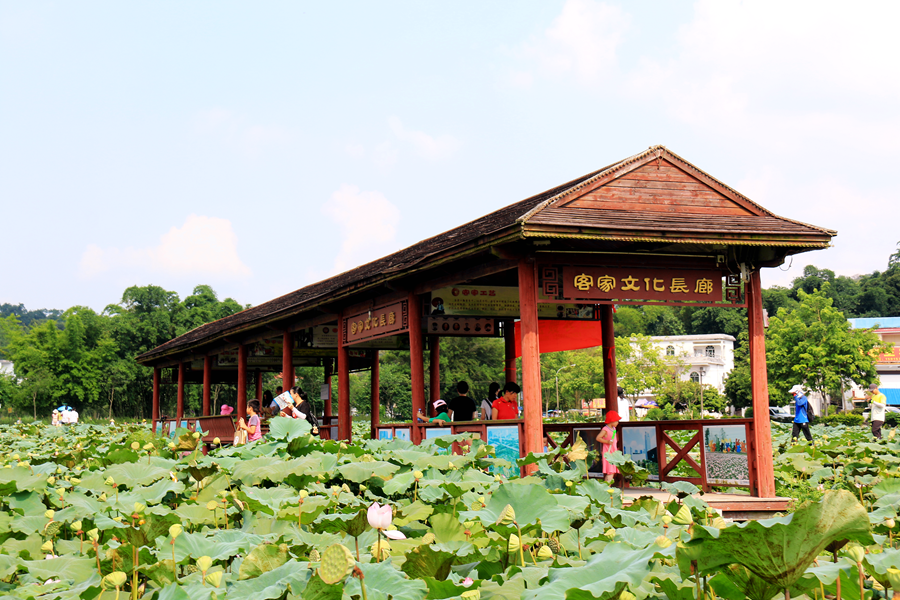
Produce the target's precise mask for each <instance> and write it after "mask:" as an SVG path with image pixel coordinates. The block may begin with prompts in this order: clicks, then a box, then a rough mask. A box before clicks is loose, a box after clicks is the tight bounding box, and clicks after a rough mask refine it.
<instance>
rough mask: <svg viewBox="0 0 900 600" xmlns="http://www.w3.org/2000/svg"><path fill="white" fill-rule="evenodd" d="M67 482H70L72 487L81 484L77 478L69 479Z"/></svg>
mask: <svg viewBox="0 0 900 600" xmlns="http://www.w3.org/2000/svg"><path fill="white" fill-rule="evenodd" d="M69 481H70V482H72V485H78V484H79V483H81V480H80V479H78V478H77V477H72V478H71V479H69Z"/></svg>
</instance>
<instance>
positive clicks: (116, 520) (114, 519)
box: [113, 517, 122, 523]
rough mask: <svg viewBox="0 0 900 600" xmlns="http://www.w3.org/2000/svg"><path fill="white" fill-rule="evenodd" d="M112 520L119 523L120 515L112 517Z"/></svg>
mask: <svg viewBox="0 0 900 600" xmlns="http://www.w3.org/2000/svg"><path fill="white" fill-rule="evenodd" d="M113 521H115V522H116V523H121V522H122V517H113Z"/></svg>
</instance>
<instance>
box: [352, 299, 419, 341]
mask: <svg viewBox="0 0 900 600" xmlns="http://www.w3.org/2000/svg"><path fill="white" fill-rule="evenodd" d="M408 306H409V305H408V303H407V302H405V301H404V302H395V303H394V304H388V305H386V306H379V307H375V308H373V309H372V310H369V311H366V312H361V313H358V314H356V315H352V316H349V317H344V319H343V323H342V326H343V332H342V334H343V336H344V343H345V344H354V343H356V342H362V341H366V340H374V339H378V338H381V337H385V336H389V335H395V334H398V333H404V332H406V331H407V330H408V329H409V320H408V316H409V313H408V310H409V308H408Z"/></svg>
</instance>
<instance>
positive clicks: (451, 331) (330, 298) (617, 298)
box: [137, 146, 836, 498]
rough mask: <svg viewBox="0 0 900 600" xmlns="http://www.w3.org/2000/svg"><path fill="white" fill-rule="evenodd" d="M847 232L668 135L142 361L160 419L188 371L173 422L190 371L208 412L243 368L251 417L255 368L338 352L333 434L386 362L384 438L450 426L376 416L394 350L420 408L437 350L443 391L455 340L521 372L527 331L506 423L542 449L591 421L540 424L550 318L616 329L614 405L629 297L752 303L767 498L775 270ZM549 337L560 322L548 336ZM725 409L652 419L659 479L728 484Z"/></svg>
mask: <svg viewBox="0 0 900 600" xmlns="http://www.w3.org/2000/svg"><path fill="white" fill-rule="evenodd" d="M835 235H836V232H835V231H832V230H828V229H824V228H821V227H816V226H813V225H808V224H805V223H801V222H798V221H794V220H791V219H786V218H783V217H779V216H777V215H774V214H772V213H771V212H769V211H768V210H766V209H765V208H763V207H762V206H760V205H759V204H756V203H755V202H753V201H752V200H750V199H749V198H747V197H746V196H743V195H742V194H740V193H739V192H737V191H736V190H734V189H732V188H730V187H728V186H727V185H725V184H723V183H721V182H720V181H718V180H716V179H714V178H713V177H711V176H710V175H708V174H707V173H705V172H703V171H702V170H700V169H698V168H697V167H695V166H694V165H692V164H691V163H689V162H687V161H686V160H684V159H682V158H681V157H679V156H677V155H676V154H674V153H672V152H671V151H669V150H668V149H666V148H665V147H663V146H655V147H652V148H649V149H648V150H646V151H644V152H641V153H640V154H637V155H635V156H631V157H629V158H626V159H625V160H622V161H620V162H617V163H615V164H612V165H610V166H607V167H604V168H602V169H599V170H597V171H594V172H593V173H589V174H587V175H584V176H582V177H579V178H577V179H574V180H572V181H570V182H568V183H565V184H562V185H560V186H558V187H555V188H553V189H551V190H547V191H545V192H543V193H540V194H537V195H535V196H532V197H530V198H527V199H525V200H521V201H519V202H516V203H514V204H511V205H509V206H506V207H504V208H501V209H499V210H497V211H494V212H492V213H490V214H488V215H485V216H484V217H481V218H479V219H476V220H474V221H472V222H469V223H466V224H465V225H462V226H460V227H457V228H455V229H452V230H450V231H447V232H445V233H442V234H440V235H437V236H435V237H432V238H429V239H426V240H424V241H422V242H419V243H417V244H414V245H412V246H410V247H408V248H406V249H404V250H401V251H399V252H396V253H394V254H391V255H389V256H386V257H384V258H381V259H379V260H376V261H373V262H371V263H368V264H365V265H362V266H360V267H357V268H355V269H353V270H350V271H347V272H345V273H342V274H340V275H337V276H334V277H332V278H330V279H326V280H324V281H321V282H318V283H315V284H312V285H309V286H306V287H304V288H302V289H299V290H297V291H295V292H292V293H289V294H286V295H284V296H282V297H280V298H276V299H274V300H271V301H269V302H266V303H264V304H261V305H259V306H255V307H253V308H250V309H247V310H245V311H243V312H240V313H238V314H235V315H232V316H230V317H227V318H224V319H221V320H219V321H215V322H213V323H208V324H206V325H203V326H201V327H198V328H197V329H194V330H192V331H190V332H188V333H185V334H184V335H181V336H179V337H177V338H175V339H173V340H171V341H169V342H167V343H165V344H163V345H161V346H159V347H157V348H155V349H153V350H151V351H149V352H147V353H145V354H142V355H141V356H139V357H138V359H137V360H138V362H140V363H141V364H143V365H148V366H152V367H154V377H153V419H154V423H156V422H157V420H158V419H159V417H160V415H159V390H160V385H161V383H162V382H163V380H164V378H165V379H166V381H168V382H171V383H173V384H177V386H178V395H177V398H178V401H177V414H176V418H175V422H178V423H181V422H185V421H183V419H184V415H183V413H184V408H183V406H184V403H183V399H184V386H185V384H186V383H202V385H203V414H204V415H209V413H210V410H209V408H210V388H211V384H212V383H214V382H222V381H229V382H236V383H237V389H238V400H237V414H238V415H243V414H245V413H244V411H245V408H246V401H247V394H248V386H250V385H252V382H251V377H255V381H256V393H255V394H254V395H255V396H256V397H260V396H261V393H262V389H261V379H260V377H259V373H261V372H263V371H276V372H277V371H280V372H282V374H283V382H284V387H285V388H288V387H290V386H292V385H293V383H294V382H293V378H294V367H296V366H298V365H306V364H318V365H324V366H325V381H323V382H322V383H323V384H324V385H323V387H322V391H323V399H324V400H325V409H324V419H325V423H326V424H327V425H330V424H331V423H332V422H333V421H336V427H335V428H334V430H333V435H336V436H337V437H338V438H340V439H345V440H349V439H350V435H351V415H350V399H349V382H350V377H349V375H350V372H351V371H352V370H362V369H370V370H371V377H372V382H373V385H372V407H373V410H372V419H373V422H372V426H373V435H376V436H380V437H391V436H394V435H397V436H401V437H409V439H411V440H412V441H413V442H415V443H419V442H420V441H421V440H422V439H423V438H424V437H431V433H432V432H433V431H434V430H432V429H429V427H428V426H424V425H418V424H415V423H407V424H403V425H397V424H390V425H381V424H380V423H379V422H378V418H379V410H378V407H379V398H378V352H379V350H384V349H398V348H408V349H409V351H410V367H411V377H412V411H413V415H415V414H416V413H417V411H418V410H420V409H422V410H423V412H424V409H425V408H426V400H427V399H426V384H425V377H426V374H425V370H424V353H425V352H426V351H428V352H429V353H430V358H431V360H430V365H431V368H430V372H429V374H428V376H429V380H430V385H429V389H430V395H431V398H430V399H431V400H434V399H436V398H437V397H438V394H439V390H440V373H439V371H438V365H439V360H438V357H439V353H440V340H441V337H444V336H447V335H488V336H498V337H500V336H502V337H504V339H505V341H506V344H505V347H506V349H507V350H506V364H505V373H506V379H507V381H515V380H516V377H517V373H516V352H515V347H516V345H517V344H516V343H517V342H518V344H519V347H520V351H521V358H522V363H521V368H522V374H521V381H522V384H523V385H522V388H523V389H522V391H523V400H522V403H523V407H524V415H523V416H524V418H523V419H521V420H517V421H505V422H502V424H503V425H504V426H506V427H507V428H509V427H514V428H516V429H517V432H516V431H514V432H513V433H514V434H515V433H518V435H517V436H515V435H514V436H513V437H518V441H519V448H518V452H519V454H520V455H521V456H525V455H527V454H528V453H539V452H542V451H543V450H544V448H545V443H546V442H545V434H547V433H549V432H550V431H551V430H555V431H563V432H568V438H567V441H569V442H571V440H572V439H574V436H575V435H577V432H576V428H575V427H568V428H567V427H560V426H546V427H545V426H544V424H543V422H542V406H541V381H540V351H539V347H540V346H539V343H540V342H539V337H540V335H541V332H542V331H544V332H551V331H552V327H551V326H550V325H546V324H547V323H551V324H552V323H553V322H556V321H570V322H577V323H580V324H582V325H583V326H584V327H585V328H586V329H585V331H588V330H590V331H599V332H600V335H599V337H600V338H601V343H602V346H603V358H604V375H605V387H606V403H607V408H611V409H614V408H616V396H617V394H616V367H615V354H614V352H613V349H614V343H615V342H614V334H613V318H612V315H613V311H614V305H617V304H620V305H621V304H650V303H667V304H676V305H701V306H730V307H743V308H746V309H747V313H748V319H749V333H750V341H749V343H750V357H751V370H752V392H753V409H754V410H753V418H752V419H746V420H728V421H727V423H728V424H731V425H734V426H740V427H744V428H745V431H746V437H745V438H744V439H743V450H742V452H743V453H744V454H745V455H746V457H747V458H746V461H747V465H748V468H749V481H748V483H747V487H749V488H750V491H751V493H752V494H753V495H754V496H756V497H761V498H771V497H773V496H774V495H775V494H774V492H775V488H774V476H773V468H772V448H771V441H770V440H771V435H770V428H769V416H768V415H769V411H768V405H769V400H768V389H767V381H766V366H765V343H764V323H763V309H762V304H761V287H760V269H762V268H764V267H776V266H778V265H780V264H782V263H783V261H784V260H785V257H787V256H789V255H793V254H797V253H801V252H806V251H809V250H815V249H819V248H827V247H828V246H829V243H830V241H831V238H832V237H834V236H835ZM514 324H515V326H514ZM517 331H518V339H516V336H517ZM550 335H551V333H545V338H547V337H549V336H550ZM549 346H550V344H549V343H548V344H546V346H545V348H546V347H549ZM545 351H546V350H545ZM333 374H336V376H337V378H338V386H337V387H338V394H337V396H338V397H337V406H338V408H337V415H336V419H335V416H334V415H333V413H332V410H333V409H332V399H331V397H330V396H331V394H330V390H331V385H330V382H331V377H332V375H333ZM215 419H216V417H209V418H208V420H207V421H206V422H205V424H204V425H201V426H202V427H203V429H204V430H205V431H210V432H211V433H210V435H222V436H223V437H224V435H228V434H230V433H231V432H232V431H233V430H232V429H231V427H232V425H231V422H230V418H229V419H228V421H227V427H225V428H224V429H223V430H222V431H221V433H220V432H219V431H217V430H216V428H217V427H221V426H222V425H221V424H219V425H216V424H215ZM710 423H715V421H711V420H707V421H696V422H695V421H673V422H656V423H653V422H640V424H639V425H640V426H645V427H646V426H650V427H654V428H655V436H656V442H657V448H658V449H659V458H658V464H659V473H658V478H659V479H660V480H661V481H671V480H677V479H688V480H691V481H696V482H698V483H700V484H701V485H702V486H703V487H706V488H708V487H709V485H713V484H715V485H718V484H719V483H718V482H717V481H715V480H714V479H713V478H707V476H706V473H705V471H704V468H703V466H702V465H701V464H698V463H697V461H696V460H694V459H693V458H691V456H690V453H691V451H692V450H693V451H694V453H695V454H696V450H697V449H698V448H700V449H701V450H702V451H703V452H706V451H708V450H706V448H707V445H708V444H707V442H706V441H701V440H702V434H703V432H704V429H703V428H704V426H706V425H709V424H710ZM630 425H635V426H636V425H638V424H637V423H632V424H630ZM494 426H499V422H497V421H493V422H488V423H482V422H469V423H453V424H452V425H450V426H448V427H447V428H446V430H447V431H446V432H453V433H456V432H460V431H472V432H475V433H478V434H479V435H482V438H483V439H485V436H487V439H489V438H490V431H489V430H490V428H491V427H494ZM673 429H690V430H693V431H695V432H696V433H695V435H694V436H693V438H692V439H691V441H690V443H687V444H684V445H679V444H678V443H676V441H675V440H673V439H672V436H670V435H669V432H670V431H671V430H673ZM441 432H442V433H443V432H445V431H444V430H442V431H441ZM331 433H332V430H331V429H330V428H329V427H326V428H325V429H324V431H323V434H324V435H325V436H328V435H329V434H331ZM550 443H551V444H553V442H552V440H550ZM713 446H714V444H713ZM738 447H739V448H740V444H738ZM667 449H671V451H672V454H671V458H670V455H669V454H668V453H667ZM701 455H702V453H701ZM704 460H705V458H704ZM682 461H684V462H687V463H688V464H689V465H690V466H691V467H692V468H693V469H694V470H695V471H697V472H698V473H699V477H676V476H675V475H674V468H675V466H676V465H677V464H678V463H679V462H682ZM738 485H739V484H738Z"/></svg>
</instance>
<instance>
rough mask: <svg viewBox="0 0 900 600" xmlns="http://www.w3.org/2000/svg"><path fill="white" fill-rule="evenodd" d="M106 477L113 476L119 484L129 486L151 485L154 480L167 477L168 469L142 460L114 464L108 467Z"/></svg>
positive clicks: (105, 472)
mask: <svg viewBox="0 0 900 600" xmlns="http://www.w3.org/2000/svg"><path fill="white" fill-rule="evenodd" d="M103 474H104V478H106V477H112V478H113V480H115V482H116V483H117V484H118V485H126V486H128V487H129V488H134V487H138V486H144V485H150V484H151V483H153V482H154V481H157V480H159V479H163V478H167V477H168V476H169V471H168V469H164V468H162V467H154V466H153V465H148V464H145V463H141V462H136V463H124V464H120V465H113V466H111V467H109V468H108V469H106V470H105V471H104V472H103Z"/></svg>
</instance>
